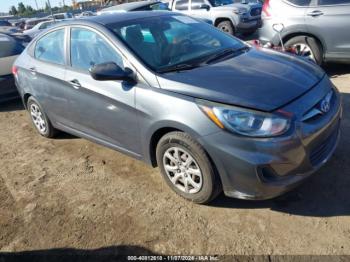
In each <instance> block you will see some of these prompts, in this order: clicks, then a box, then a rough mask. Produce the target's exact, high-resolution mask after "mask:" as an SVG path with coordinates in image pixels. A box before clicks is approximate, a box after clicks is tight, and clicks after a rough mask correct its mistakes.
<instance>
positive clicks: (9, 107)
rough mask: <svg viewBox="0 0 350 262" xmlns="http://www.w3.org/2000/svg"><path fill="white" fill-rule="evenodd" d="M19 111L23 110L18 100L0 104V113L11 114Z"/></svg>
mask: <svg viewBox="0 0 350 262" xmlns="http://www.w3.org/2000/svg"><path fill="white" fill-rule="evenodd" d="M20 110H24V106H23V103H22V100H21V99H20V98H18V99H14V100H11V101H7V102H3V103H0V112H12V111H20Z"/></svg>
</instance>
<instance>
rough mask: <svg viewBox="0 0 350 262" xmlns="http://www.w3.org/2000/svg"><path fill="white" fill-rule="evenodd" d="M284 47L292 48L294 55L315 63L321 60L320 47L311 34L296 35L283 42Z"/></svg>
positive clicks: (320, 62)
mask: <svg viewBox="0 0 350 262" xmlns="http://www.w3.org/2000/svg"><path fill="white" fill-rule="evenodd" d="M285 48H286V49H293V51H294V52H295V54H296V55H298V56H302V57H305V58H308V59H310V60H312V61H314V62H315V63H316V64H318V65H321V64H322V62H323V54H322V48H321V47H320V44H319V43H318V42H317V40H316V39H315V38H313V37H311V36H296V37H293V38H291V39H289V40H288V41H287V42H286V43H285Z"/></svg>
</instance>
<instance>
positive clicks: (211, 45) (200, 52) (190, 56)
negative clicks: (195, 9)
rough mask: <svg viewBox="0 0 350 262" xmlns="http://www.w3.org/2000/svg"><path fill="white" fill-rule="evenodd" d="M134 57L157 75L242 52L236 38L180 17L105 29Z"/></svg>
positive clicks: (162, 17) (135, 22) (126, 23)
mask: <svg viewBox="0 0 350 262" xmlns="http://www.w3.org/2000/svg"><path fill="white" fill-rule="evenodd" d="M107 27H108V28H109V29H111V30H112V31H113V32H114V33H115V34H116V35H117V36H118V37H119V38H120V39H121V40H122V41H123V42H124V43H125V44H126V46H128V47H129V48H130V49H131V51H133V52H134V54H135V55H136V56H137V57H139V58H140V59H141V60H142V61H143V62H144V63H145V64H146V65H148V66H149V67H150V68H151V69H153V70H154V71H157V72H164V71H166V70H167V68H171V67H173V66H175V65H178V64H184V63H187V64H188V63H190V62H193V61H194V60H197V61H198V60H202V59H204V58H205V57H207V58H208V59H209V57H212V56H213V55H215V54H217V53H221V52H223V51H224V50H226V49H229V50H231V51H233V50H239V49H241V48H244V47H245V45H244V44H243V43H242V42H241V41H239V40H238V39H236V38H233V37H231V36H229V35H227V34H225V33H222V32H220V31H218V30H216V29H215V28H213V27H212V26H211V25H209V24H207V23H204V22H200V21H198V20H196V19H193V18H191V17H188V16H183V15H164V16H160V17H151V18H142V19H138V20H131V21H127V22H121V23H116V24H109V25H107Z"/></svg>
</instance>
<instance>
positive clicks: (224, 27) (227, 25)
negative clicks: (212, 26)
mask: <svg viewBox="0 0 350 262" xmlns="http://www.w3.org/2000/svg"><path fill="white" fill-rule="evenodd" d="M216 27H217V28H218V29H220V30H221V31H222V32H225V33H227V34H229V35H234V34H235V28H234V27H233V25H232V23H231V21H228V20H225V21H222V22H220V23H219V24H218V25H217V26H216Z"/></svg>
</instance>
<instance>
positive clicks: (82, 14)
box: [76, 11, 95, 18]
mask: <svg viewBox="0 0 350 262" xmlns="http://www.w3.org/2000/svg"><path fill="white" fill-rule="evenodd" d="M94 15H95V13H94V12H91V11H84V12H82V13H80V14H79V15H77V16H76V17H77V18H82V17H88V16H94Z"/></svg>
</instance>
